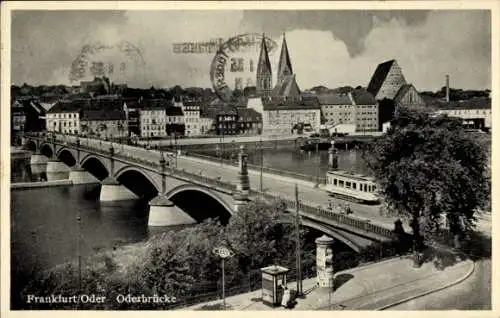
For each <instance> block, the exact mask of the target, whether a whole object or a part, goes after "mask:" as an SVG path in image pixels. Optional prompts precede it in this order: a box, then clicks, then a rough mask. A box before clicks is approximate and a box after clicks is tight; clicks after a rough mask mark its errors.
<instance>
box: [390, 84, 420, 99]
mask: <svg viewBox="0 0 500 318" xmlns="http://www.w3.org/2000/svg"><path fill="white" fill-rule="evenodd" d="M412 86H413V85H412V84H404V85H402V86H401V88H400V89H399V91H398V92H397V93H396V96H394V101H395V102H396V103H399V102H400V101H401V99H402V98H403V97H404V96H405V95H406V93H408V91H409V90H410V88H411V87H412ZM413 88H415V87H413ZM415 90H416V89H415Z"/></svg>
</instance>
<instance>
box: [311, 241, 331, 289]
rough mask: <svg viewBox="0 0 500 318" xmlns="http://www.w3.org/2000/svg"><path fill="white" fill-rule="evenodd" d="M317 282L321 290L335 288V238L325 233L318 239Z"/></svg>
mask: <svg viewBox="0 0 500 318" xmlns="http://www.w3.org/2000/svg"><path fill="white" fill-rule="evenodd" d="M315 242H316V270H317V280H318V281H317V283H318V287H319V288H320V290H323V291H329V290H331V289H333V288H334V278H333V277H334V267H333V248H332V245H333V239H332V238H331V237H329V236H326V235H323V236H321V237H319V238H317V239H316V241H315Z"/></svg>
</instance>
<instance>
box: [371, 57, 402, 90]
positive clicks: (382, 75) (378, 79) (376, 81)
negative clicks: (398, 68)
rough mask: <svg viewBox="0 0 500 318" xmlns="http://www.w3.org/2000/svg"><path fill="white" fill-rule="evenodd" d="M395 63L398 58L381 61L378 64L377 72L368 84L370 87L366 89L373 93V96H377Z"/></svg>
mask: <svg viewBox="0 0 500 318" xmlns="http://www.w3.org/2000/svg"><path fill="white" fill-rule="evenodd" d="M394 63H396V60H390V61H387V62H384V63H380V64H379V65H378V66H377V69H376V70H375V73H373V76H372V78H371V80H370V83H369V84H368V88H367V89H366V90H367V91H369V92H370V93H372V94H373V96H377V94H378V91H379V90H380V88H381V87H382V84H384V81H385V79H386V77H387V74H389V71H390V70H391V67H392V65H393V64H394Z"/></svg>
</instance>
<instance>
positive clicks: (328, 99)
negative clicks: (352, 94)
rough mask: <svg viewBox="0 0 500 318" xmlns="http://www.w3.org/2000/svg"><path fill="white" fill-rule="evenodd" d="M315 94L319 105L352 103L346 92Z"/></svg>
mask: <svg viewBox="0 0 500 318" xmlns="http://www.w3.org/2000/svg"><path fill="white" fill-rule="evenodd" d="M317 96H318V102H319V104H320V105H352V101H351V99H350V98H349V95H348V94H342V93H331V94H321V95H317Z"/></svg>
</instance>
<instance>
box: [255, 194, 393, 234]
mask: <svg viewBox="0 0 500 318" xmlns="http://www.w3.org/2000/svg"><path fill="white" fill-rule="evenodd" d="M250 194H251V195H252V196H254V197H261V198H263V199H265V200H280V201H282V202H283V203H285V205H286V206H287V207H288V208H289V209H296V208H297V204H296V202H295V200H293V199H290V198H287V197H285V196H282V195H278V194H273V193H269V192H260V191H256V190H251V191H250ZM299 211H301V213H304V214H309V215H315V216H319V217H323V218H326V219H329V220H332V221H335V222H337V223H339V224H344V225H348V226H350V227H353V228H357V229H360V230H363V231H366V232H370V233H374V234H378V235H380V236H383V237H388V238H391V237H393V231H392V230H390V229H388V228H385V227H383V226H380V225H376V224H372V223H370V220H368V219H360V218H357V217H355V216H350V215H346V214H343V213H340V212H337V211H335V210H331V209H327V208H325V207H322V206H318V205H317V204H314V203H311V202H307V201H299Z"/></svg>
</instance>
